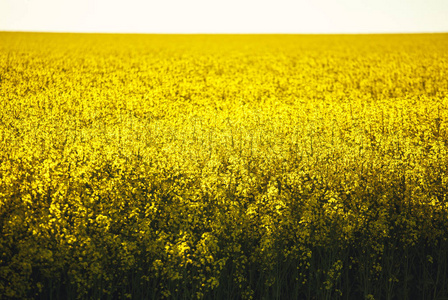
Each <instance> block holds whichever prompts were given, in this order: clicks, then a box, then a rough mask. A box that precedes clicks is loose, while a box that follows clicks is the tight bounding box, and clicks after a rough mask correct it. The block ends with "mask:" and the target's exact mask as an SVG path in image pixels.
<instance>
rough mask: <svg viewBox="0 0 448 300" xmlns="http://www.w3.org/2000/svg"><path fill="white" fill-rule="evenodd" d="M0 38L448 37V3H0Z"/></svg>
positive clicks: (423, 0) (387, 0)
mask: <svg viewBox="0 0 448 300" xmlns="http://www.w3.org/2000/svg"><path fill="white" fill-rule="evenodd" d="M0 31H51V32H117V33H412V32H415V33H417V32H448V0H314V1H313V0H295V1H294V0H220V1H216V0H157V1H154V0H146V1H144V0H121V1H118V0H0Z"/></svg>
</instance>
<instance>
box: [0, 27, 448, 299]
mask: <svg viewBox="0 0 448 300" xmlns="http://www.w3.org/2000/svg"><path fill="white" fill-rule="evenodd" d="M447 78H448V35H447V34H422V35H118V34H117V35H113V34H103V35H101V34H55V33H53V34H51V33H9V32H2V33H0V298H2V299H3V298H5V299H9V298H11V299H15V298H23V299H25V298H29V299H32V298H40V299H50V298H55V299H117V298H120V299H126V298H132V299H161V298H167V299H195V298H197V299H203V298H205V299H339V298H344V299H363V298H365V299H408V298H409V297H410V295H414V296H415V295H420V298H421V299H423V298H430V299H436V298H439V299H441V297H443V296H446V295H448V273H447V272H446V270H447V268H448V257H447V256H446V253H448V80H447Z"/></svg>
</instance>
